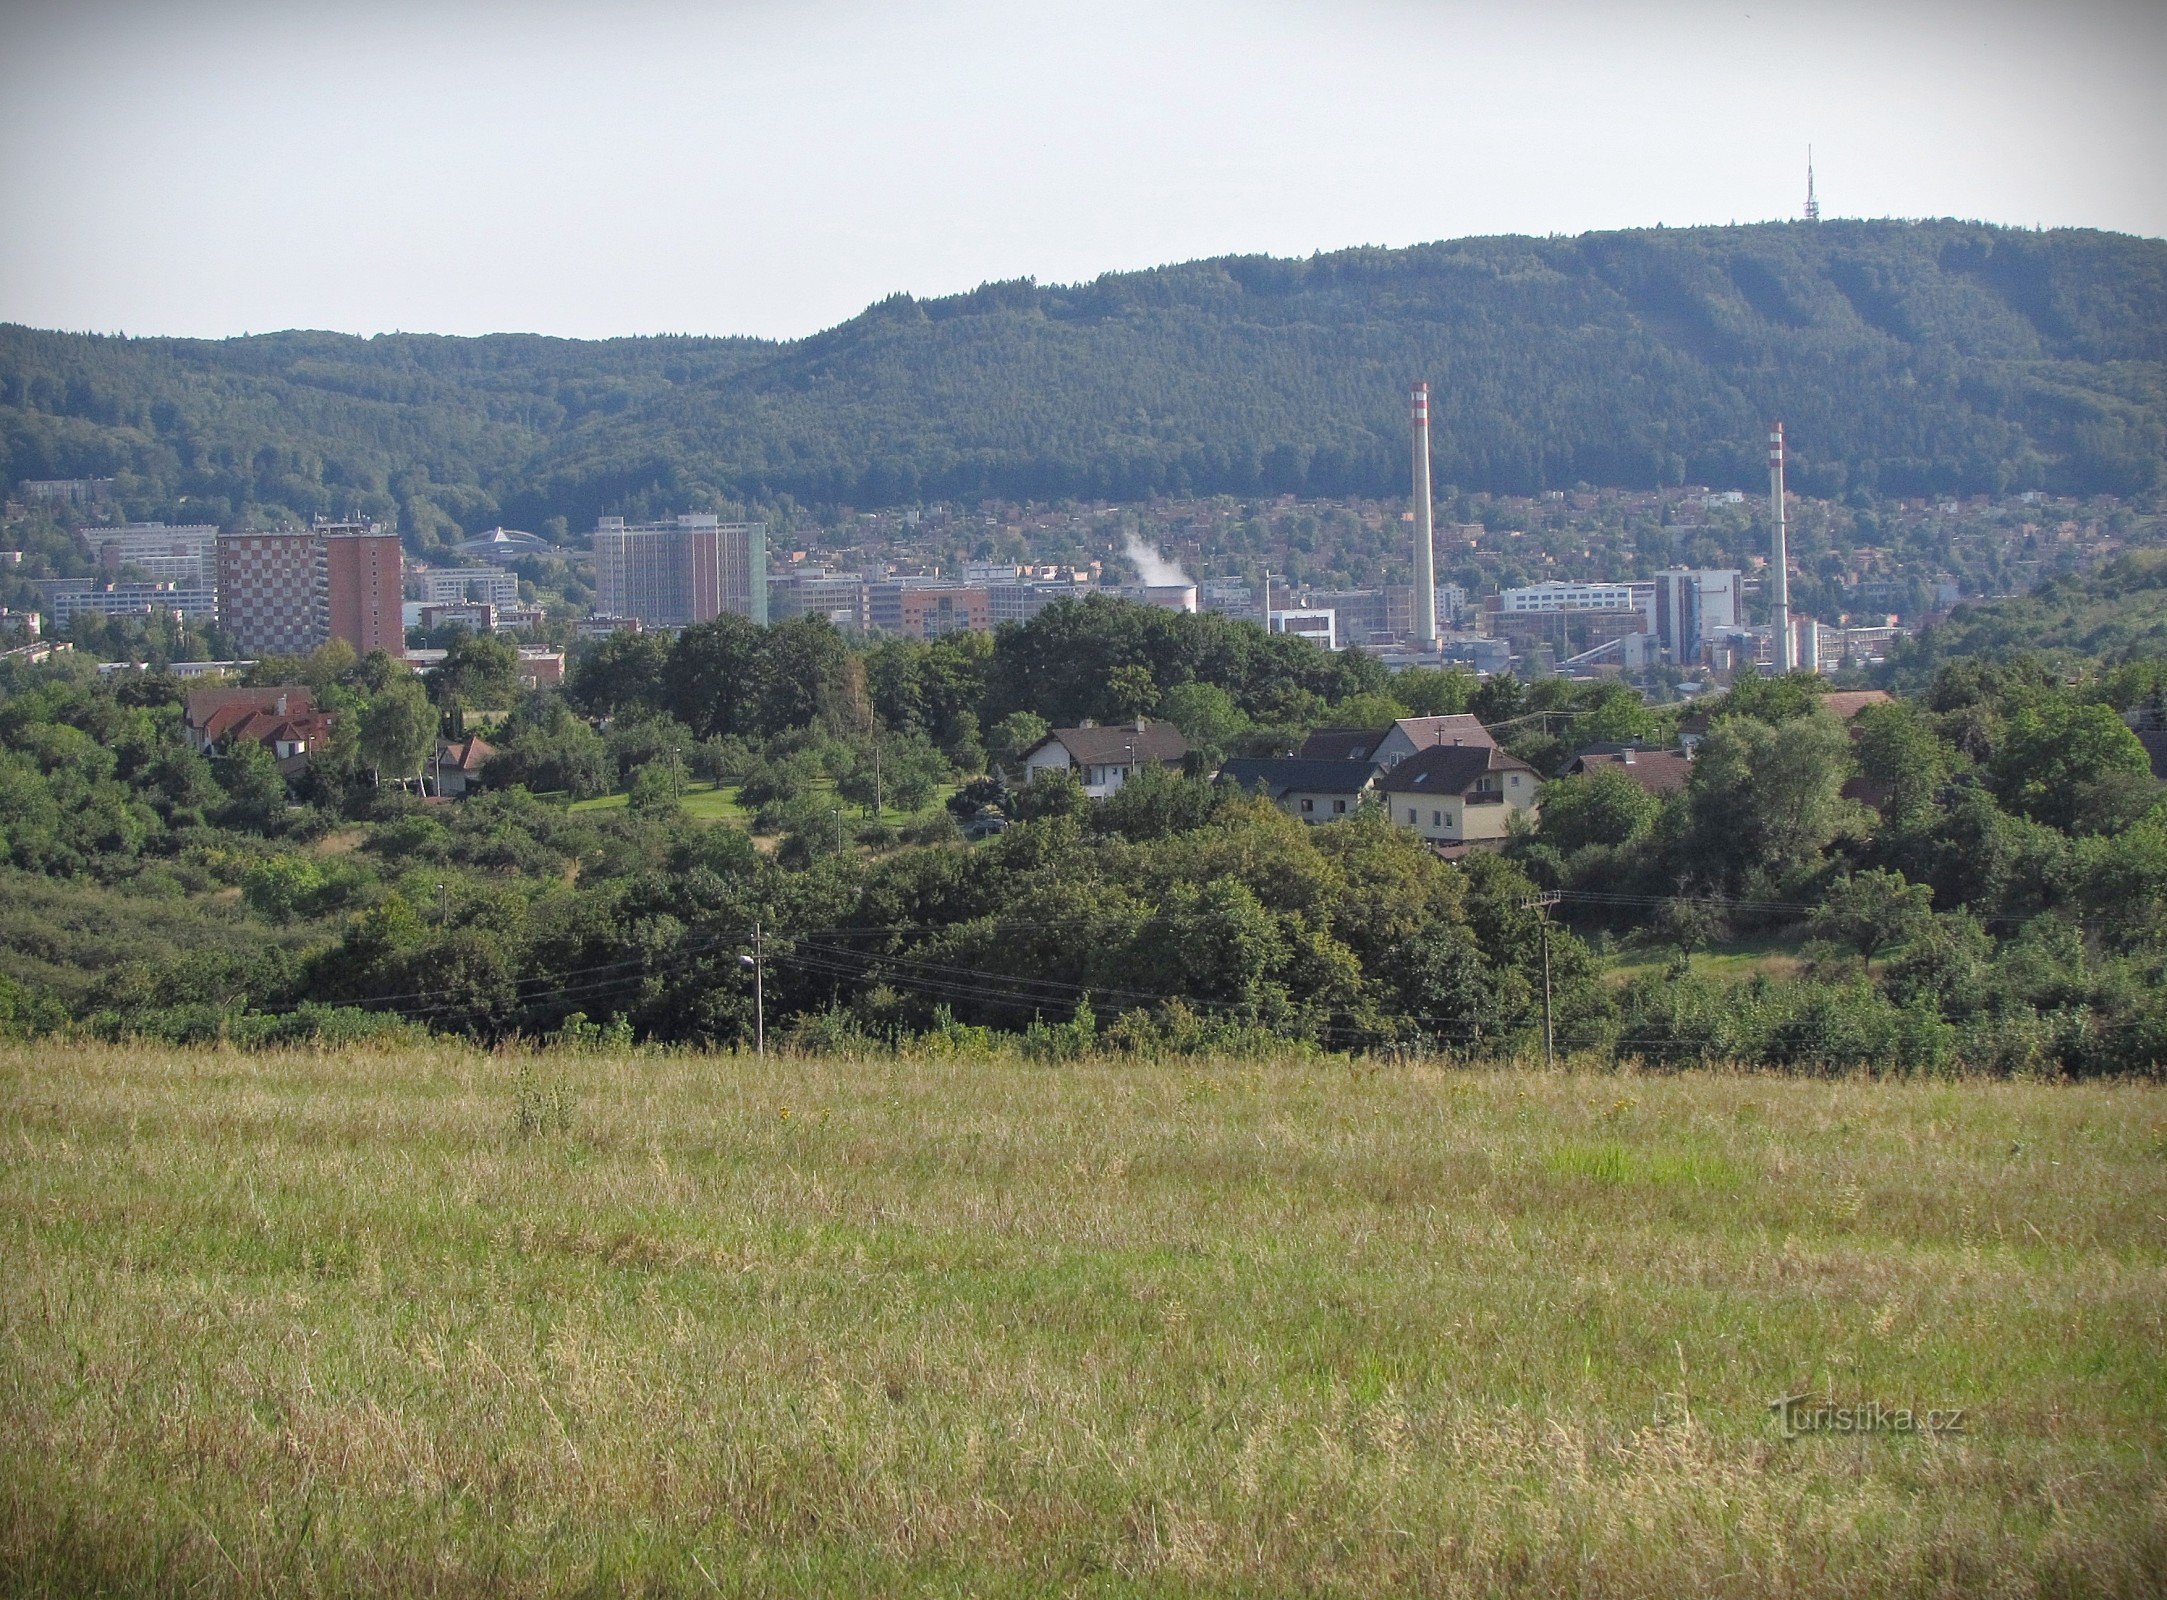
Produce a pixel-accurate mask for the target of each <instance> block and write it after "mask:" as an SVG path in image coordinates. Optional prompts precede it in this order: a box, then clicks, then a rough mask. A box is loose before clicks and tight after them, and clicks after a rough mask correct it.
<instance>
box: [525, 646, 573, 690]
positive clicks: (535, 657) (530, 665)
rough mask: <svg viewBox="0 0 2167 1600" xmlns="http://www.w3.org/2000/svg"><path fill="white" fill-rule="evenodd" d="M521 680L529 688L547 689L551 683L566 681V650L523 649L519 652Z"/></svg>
mask: <svg viewBox="0 0 2167 1600" xmlns="http://www.w3.org/2000/svg"><path fill="white" fill-rule="evenodd" d="M519 682H520V684H521V686H522V687H524V688H528V689H546V688H548V687H549V686H550V685H551V684H556V683H562V682H564V652H563V651H562V650H533V649H528V650H521V651H520V652H519Z"/></svg>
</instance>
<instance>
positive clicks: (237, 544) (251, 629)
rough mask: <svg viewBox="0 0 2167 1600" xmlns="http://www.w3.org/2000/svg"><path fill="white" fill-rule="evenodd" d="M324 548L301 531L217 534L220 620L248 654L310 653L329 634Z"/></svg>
mask: <svg viewBox="0 0 2167 1600" xmlns="http://www.w3.org/2000/svg"><path fill="white" fill-rule="evenodd" d="M322 564H323V547H322V543H321V541H319V540H318V539H317V538H316V536H315V535H314V534H311V533H306V532H303V531H302V530H300V529H298V528H287V529H282V530H280V531H278V532H276V533H222V534H220V535H219V536H218V621H219V624H220V626H222V627H223V628H224V629H225V630H226V632H228V633H229V634H231V635H233V639H234V642H235V644H237V645H238V646H239V647H240V649H241V651H242V653H243V654H246V655H252V656H257V655H306V654H307V653H308V652H309V651H311V650H313V649H315V648H316V647H317V646H318V645H320V644H322V643H323V642H324V640H325V638H326V637H327V636H328V634H329V627H328V620H327V618H326V617H325V615H324V613H323V611H322V610H321V609H319V608H320V606H321V600H322V597H321V593H320V576H319V574H320V572H321V568H322Z"/></svg>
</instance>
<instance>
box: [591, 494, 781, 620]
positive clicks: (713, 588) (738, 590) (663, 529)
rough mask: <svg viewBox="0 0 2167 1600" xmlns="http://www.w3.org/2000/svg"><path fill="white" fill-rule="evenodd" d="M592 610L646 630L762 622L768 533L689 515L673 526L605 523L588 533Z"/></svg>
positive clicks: (757, 526) (756, 525) (759, 526)
mask: <svg viewBox="0 0 2167 1600" xmlns="http://www.w3.org/2000/svg"><path fill="white" fill-rule="evenodd" d="M594 574H595V610H596V611H597V612H600V613H603V614H605V615H609V616H619V617H637V618H638V619H639V620H640V622H641V623H643V624H644V625H646V626H648V627H651V628H682V627H686V626H688V625H690V624H692V623H696V622H712V621H714V620H715V618H717V617H719V616H721V615H722V614H723V613H724V612H726V611H727V612H729V613H730V614H732V615H733V616H740V617H746V618H749V619H751V620H752V621H754V622H760V623H764V622H766V621H767V619H768V593H767V525H766V524H765V523H761V522H721V521H718V520H717V519H716V518H715V516H714V515H713V514H712V513H705V512H693V513H688V514H685V515H682V516H679V517H678V518H677V520H676V521H674V522H648V523H627V522H626V521H625V519H624V518H622V517H604V518H602V520H601V521H600V522H599V523H597V524H596V525H595V530H594Z"/></svg>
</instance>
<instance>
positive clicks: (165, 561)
mask: <svg viewBox="0 0 2167 1600" xmlns="http://www.w3.org/2000/svg"><path fill="white" fill-rule="evenodd" d="M83 542H84V543H85V544H87V545H89V546H90V553H91V554H92V555H94V556H96V557H97V558H98V560H99V562H100V564H102V565H103V566H104V567H105V569H106V571H108V572H118V571H119V570H120V569H121V568H122V567H133V568H135V569H136V570H137V571H138V572H140V573H142V574H143V576H144V577H146V578H149V579H151V580H152V581H153V582H157V583H177V584H187V585H191V586H192V585H196V584H216V583H217V582H218V526H217V524H215V523H210V522H188V523H178V524H172V525H168V524H166V523H163V522H127V523H123V524H121V525H120V526H119V527H117V528H85V529H83Z"/></svg>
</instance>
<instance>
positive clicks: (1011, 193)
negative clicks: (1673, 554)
mask: <svg viewBox="0 0 2167 1600" xmlns="http://www.w3.org/2000/svg"><path fill="white" fill-rule="evenodd" d="M2163 82H2167V5H2160V4H2157V3H2127V0H2068V3H2064V4H2018V3H2014V0H1969V3H1964V4H1956V3H1949V0H1940V3H1923V0H1879V3H1872V4H1867V3H1858V0H1820V3H1813V0H1800V3H1796V4H1790V5H1786V6H1783V7H1781V8H1780V9H1779V8H1777V7H1775V6H1772V5H1769V4H1767V3H1766V0H1728V3H1703V0H1671V3H1664V0H1651V3H1644V4H1637V5H1636V4H1628V3H1624V0H1610V3H1594V0H1552V3H1543V0H1497V3H1489V0H1484V3H1467V0H1242V3H1221V0H1141V3H1140V0H1086V3H1081V4H1079V3H1077V0H1063V3H1059V4H1045V3H1042V0H928V3H922V4H912V3H909V0H884V3H861V0H799V3H795V4H791V3H784V0H707V3H705V4H696V3H691V0H617V3H613V4H601V3H592V0H584V3H582V0H521V3H517V4H510V3H500V0H430V3H426V4H421V3H408V0H342V3H340V4H336V5H332V4H324V3H322V0H281V3H267V0H0V321H11V322H21V323H29V324H31V325H34V326H39V327H53V328H67V329H77V330H94V331H102V332H127V333H133V334H151V333H162V334H185V335H196V336H222V335H227V334H236V333H242V332H249V331H253V332H259V333H260V332H267V331H271V330H274V329H280V328H290V327H310V328H328V329H337V330H341V331H345V332H351V333H362V334H369V333H378V332H385V331H393V330H403V331H410V332H433V333H460V334H471V333H486V332H498V331H523V332H539V333H549V334H560V335H568V336H577V337H600V336H606V335H611V334H633V333H701V334H756V335H762V336H767V337H797V336H800V335H803V334H807V333H811V332H815V331H817V330H818V329H820V328H823V327H827V326H831V325H833V324H834V323H836V322H839V321H841V320H843V319H845V318H848V317H850V316H853V315H855V314H856V313H857V312H858V311H860V310H862V309H863V308H864V307H865V306H866V305H868V304H869V303H871V302H872V301H874V300H877V299H880V298H882V297H883V296H885V295H888V294H892V293H895V292H897V291H899V290H900V291H908V292H910V293H913V294H917V295H920V296H934V295H941V294H952V293H956V292H959V291H962V290H965V289H969V288H971V287H973V286H974V285H976V284H979V283H981V282H986V281H990V280H996V279H1004V278H1017V277H1026V276H1028V277H1035V278H1037V279H1038V280H1039V281H1041V282H1074V281H1080V280H1086V279H1090V278H1093V277H1096V276H1098V275H1099V274H1100V273H1102V272H1107V271H1118V270H1126V269H1132V268H1139V267H1148V266H1153V265H1157V264H1160V263H1164V262H1171V261H1182V260H1193V259H1195V258H1197V257H1201V256H1213V255H1224V254H1233V253H1249V252H1268V253H1271V254H1276V255H1308V254H1310V253H1312V252H1314V251H1319V250H1334V249H1341V248H1345V247H1349V246H1353V245H1361V244H1382V245H1405V244H1415V243H1421V242H1424V241H1428V240H1436V239H1449V238H1457V237H1463V236H1467V235H1475V234H1494V233H1534V234H1551V233H1566V234H1570V233H1580V232H1585V231H1589V230H1595V229H1605V228H1622V227H1639V226H1651V225H1654V224H1657V223H1662V224H1665V225H1670V226H1680V225H1687V224H1696V223H1726V222H1751V221H1762V220H1768V219H1775V218H1783V217H1792V216H1796V215H1798V214H1799V212H1800V209H1801V207H1802V204H1803V201H1804V198H1805V177H1806V173H1805V167H1806V150H1807V146H1808V145H1809V144H1810V145H1811V146H1812V147H1813V151H1814V164H1815V168H1816V172H1817V176H1818V182H1819V191H1820V197H1821V201H1822V209H1823V214H1824V215H1826V216H1830V217H1835V216H1846V217H1853V216H1870V217H1886V216H1906V217H1923V216H1956V217H1967V218H1978V219H1984V220H1987V221H1992V222H2002V223H2010V224H2016V225H2020V226H2025V227H2031V226H2035V225H2038V226H2047V227H2058V226H2081V227H2095V228H2106V229H2111V230H2115V231H2118V232H2124V233H2138V234H2144V235H2149V236H2154V237H2158V236H2162V235H2167V180H2163V179H2162V178H2161V176H2160V175H2161V173H2162V172H2163V171H2167V111H2163V110H2162V104H2163V101H2162V96H2161V94H2160V85H2161V84H2162V83H2163Z"/></svg>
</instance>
